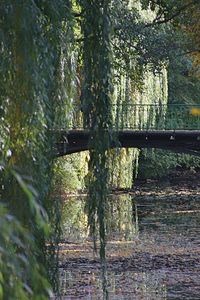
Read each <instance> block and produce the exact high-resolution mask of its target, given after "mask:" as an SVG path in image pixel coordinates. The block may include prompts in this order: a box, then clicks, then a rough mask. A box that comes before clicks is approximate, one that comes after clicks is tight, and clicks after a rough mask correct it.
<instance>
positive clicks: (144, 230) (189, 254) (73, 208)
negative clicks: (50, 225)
mask: <svg viewBox="0 0 200 300" xmlns="http://www.w3.org/2000/svg"><path fill="white" fill-rule="evenodd" d="M199 197H200V191H199V192H197V191H195V192H194V191H193V190H189V189H187V190H185V189H184V190H180V189H179V191H178V192H176V191H173V190H171V189H170V188H169V189H162V190H157V191H155V192H152V191H151V192H149V191H143V192H141V191H136V192H134V195H132V194H130V193H129V194H123V195H112V196H111V197H110V201H109V207H108V214H109V218H108V219H109V221H108V224H107V233H108V243H107V287H108V292H109V299H126V300H131V299H136V300H142V299H144V300H155V299H156V300H159V299H160V300H161V299H180V300H182V299H193V300H197V299H200V201H199V200H200V198H199ZM85 199H86V198H85V197H70V198H68V199H67V200H66V201H65V203H64V214H63V243H62V244H61V254H60V277H61V292H62V295H63V299H102V298H103V296H102V282H101V281H102V280H101V271H100V262H99V258H98V255H96V254H94V253H93V248H92V241H91V239H90V237H89V232H88V229H87V217H86V208H85Z"/></svg>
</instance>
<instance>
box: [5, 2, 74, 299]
mask: <svg viewBox="0 0 200 300" xmlns="http://www.w3.org/2000/svg"><path fill="white" fill-rule="evenodd" d="M70 14H71V12H70V6H69V3H68V2H67V1H62V0H59V1H56V2H55V1H52V0H51V1H45V0H44V1H36V0H35V1H29V2H28V3H27V1H24V0H20V1H11V0H8V1H7V0H6V1H1V4H0V54H1V60H0V86H1V88H0V107H1V112H0V118H1V119H0V120H1V121H0V130H1V140H0V151H1V152H0V153H1V167H0V172H1V182H0V183H1V189H2V191H1V203H0V212H1V213H0V224H1V235H0V242H1V244H0V246H1V248H0V266H1V268H0V278H1V279H0V299H6V300H9V299H48V297H49V291H50V285H49V283H48V282H50V283H51V284H52V285H53V286H54V288H55V289H58V287H57V278H58V276H57V274H56V272H57V257H56V244H57V243H58V236H59V232H60V229H59V215H60V207H59V203H58V201H57V200H58V199H57V200H54V199H51V197H47V195H48V193H49V191H50V186H51V177H52V169H53V161H52V159H53V148H52V146H53V137H52V136H53V135H52V132H51V131H50V130H51V129H52V128H55V127H57V124H58V121H59V123H60V120H62V119H63V118H62V115H63V116H64V117H65V116H66V105H65V106H63V105H64V104H65V103H66V102H67V101H68V99H66V93H64V92H63V87H64V86H65V90H66V89H67V84H66V83H67V82H66V80H65V78H66V76H70V66H69V65H68V60H67V58H68V56H69V52H70V49H69V47H68V46H67V45H68V40H69V36H70V34H71V33H70V32H71V31H70V26H71V25H70ZM67 19H68V20H69V21H68V22H66V20H67ZM64 83H65V84H64ZM58 114H59V117H60V118H59V117H58ZM59 125H60V124H59ZM6 228H7V229H6ZM47 242H48V245H47Z"/></svg>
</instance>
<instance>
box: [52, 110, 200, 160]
mask: <svg viewBox="0 0 200 300" xmlns="http://www.w3.org/2000/svg"><path fill="white" fill-rule="evenodd" d="M131 108H132V109H130V107H129V108H128V109H126V110H124V112H123V111H122V112H121V113H120V118H118V120H115V121H116V126H113V129H112V130H110V131H109V136H110V137H111V140H110V147H111V148H159V149H164V150H171V151H174V152H178V153H187V154H191V155H196V156H200V107H198V106H195V107H194V106H192V105H173V106H171V107H169V106H168V107H166V106H163V105H162V106H161V105H159V106H158V105H156V106H155V105H146V106H145V105H132V106H131ZM155 112H156V113H155ZM73 127H74V125H73ZM58 135H59V138H58V142H57V144H56V156H57V157H59V156H63V155H67V154H71V153H76V152H80V151H85V150H90V149H91V146H90V145H92V143H91V142H90V139H91V131H90V130H88V129H81V128H80V127H79V128H74V129H66V130H64V129H62V130H60V131H59V132H58Z"/></svg>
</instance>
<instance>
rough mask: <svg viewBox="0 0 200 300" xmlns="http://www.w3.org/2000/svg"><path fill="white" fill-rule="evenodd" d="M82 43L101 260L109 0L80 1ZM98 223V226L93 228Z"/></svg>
mask: <svg viewBox="0 0 200 300" xmlns="http://www.w3.org/2000/svg"><path fill="white" fill-rule="evenodd" d="M80 4H81V7H82V13H83V16H84V21H83V24H82V30H83V36H84V46H83V61H84V91H83V111H84V116H85V120H84V123H85V127H86V128H88V129H90V130H91V139H90V143H91V147H92V148H94V150H92V151H91V152H90V162H89V172H90V174H89V181H90V183H89V197H88V211H89V225H90V227H91V232H92V234H93V237H94V238H95V237H96V230H97V228H98V230H99V236H100V256H101V258H102V260H103V261H104V260H105V222H104V217H105V206H106V200H107V182H108V178H107V176H108V170H107V150H108V148H109V145H110V133H109V129H110V126H111V93H112V82H111V61H110V52H111V47H110V35H111V26H110V17H109V9H110V1H109V0H108V1H81V2H80ZM97 224H98V227H97Z"/></svg>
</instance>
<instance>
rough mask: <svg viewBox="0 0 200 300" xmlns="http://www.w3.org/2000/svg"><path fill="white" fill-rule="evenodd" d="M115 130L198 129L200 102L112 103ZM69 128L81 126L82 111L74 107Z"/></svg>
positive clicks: (199, 123) (199, 124)
mask: <svg viewBox="0 0 200 300" xmlns="http://www.w3.org/2000/svg"><path fill="white" fill-rule="evenodd" d="M112 117H113V129H115V130H123V129H127V130H128V129H130V130H200V104H199V105H196V104H195V105H191V104H188V105H187V104H168V105H163V104H127V103H124V104H121V105H113V109H112ZM70 127H71V128H74V129H75V128H83V127H84V126H83V113H82V112H81V110H80V109H79V108H77V107H76V108H75V109H74V112H73V119H72V122H71V125H70Z"/></svg>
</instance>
